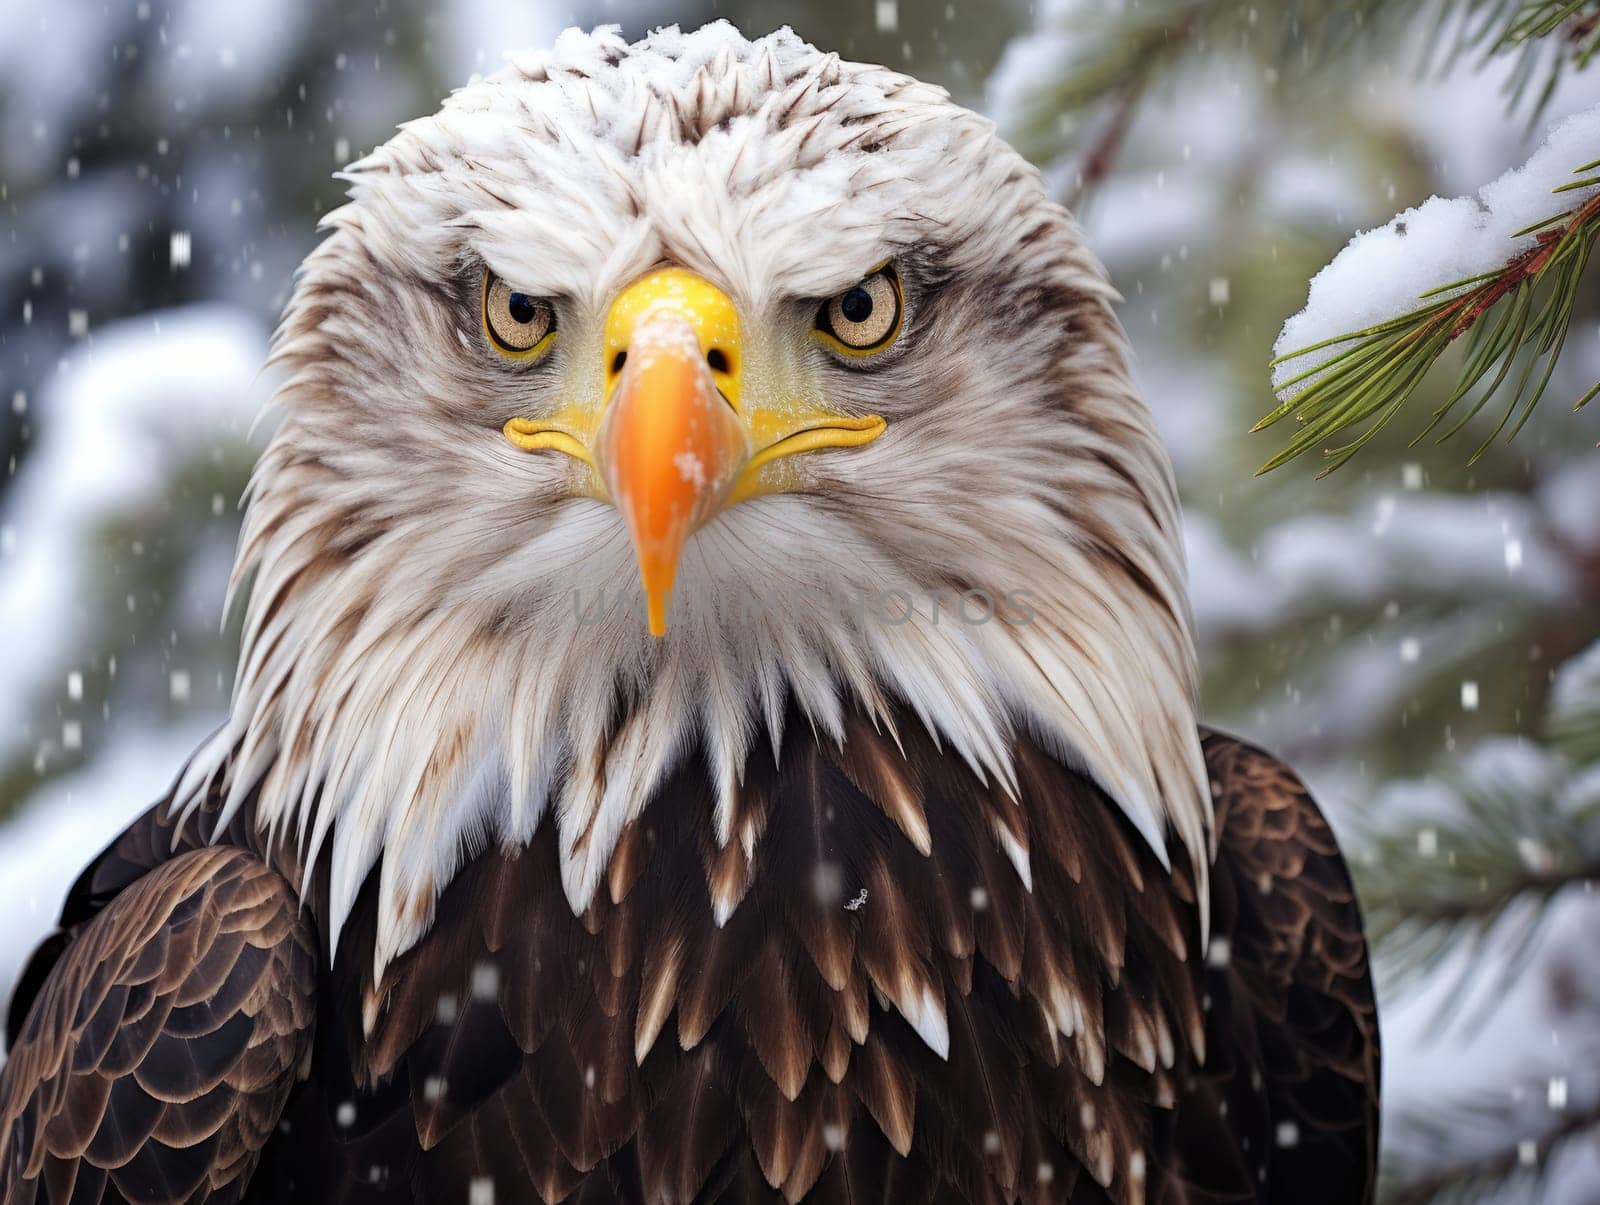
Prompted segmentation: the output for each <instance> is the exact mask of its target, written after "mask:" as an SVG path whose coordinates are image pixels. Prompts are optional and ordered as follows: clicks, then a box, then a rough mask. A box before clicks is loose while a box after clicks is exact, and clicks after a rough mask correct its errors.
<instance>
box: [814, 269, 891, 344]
mask: <svg viewBox="0 0 1600 1205" xmlns="http://www.w3.org/2000/svg"><path fill="white" fill-rule="evenodd" d="M904 309H905V300H904V298H903V296H902V295H901V292H900V278H899V276H897V275H896V274H895V270H894V268H893V267H892V266H890V265H888V264H885V265H884V266H883V267H881V268H879V269H878V270H877V271H875V272H873V273H872V274H871V275H870V276H868V277H867V278H866V279H865V280H863V281H861V282H860V283H859V284H854V285H851V286H850V287H849V288H848V289H846V290H845V291H844V292H843V293H840V294H839V295H838V296H837V297H830V298H829V299H828V300H827V301H824V302H823V303H822V306H821V308H820V309H818V310H817V331H818V332H819V333H820V334H821V336H822V338H823V341H824V342H825V343H827V344H828V345H829V346H831V347H833V348H834V349H835V350H837V351H842V352H844V353H845V354H846V355H851V356H865V355H871V354H873V353H874V352H879V351H882V350H883V349H884V348H886V347H888V346H889V344H891V343H893V342H894V341H895V337H896V336H897V335H899V333H900V319H901V316H902V311H903V310H904Z"/></svg>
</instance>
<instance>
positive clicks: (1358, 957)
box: [1177, 731, 1380, 1205]
mask: <svg viewBox="0 0 1600 1205" xmlns="http://www.w3.org/2000/svg"><path fill="white" fill-rule="evenodd" d="M1202 748H1203V751H1204V754H1205V760H1206V767H1207V771H1208V774H1209V777H1210V780H1211V791H1212V796H1213V799H1214V802H1215V807H1216V831H1217V856H1216V862H1215V865H1214V868H1213V872H1212V918H1213V925H1212V939H1211V947H1210V950H1209V952H1208V957H1207V991H1208V993H1209V995H1210V997H1211V1008H1210V1012H1209V1015H1208V1034H1207V1046H1208V1048H1209V1058H1208V1060H1207V1063H1206V1067H1205V1073H1204V1075H1203V1076H1202V1077H1201V1079H1200V1084H1199V1086H1198V1090H1197V1091H1196V1092H1195V1093H1194V1094H1193V1095H1192V1096H1191V1097H1190V1098H1189V1099H1187V1100H1186V1101H1184V1102H1183V1106H1182V1108H1181V1109H1180V1116H1179V1118H1178V1121H1177V1130H1178V1132H1179V1139H1178V1140H1179V1143H1180V1145H1183V1146H1186V1147H1191V1148H1195V1147H1198V1146H1199V1145H1200V1144H1202V1143H1204V1142H1205V1141H1206V1140H1205V1137H1204V1136H1205V1134H1206V1133H1207V1132H1208V1126H1207V1124H1206V1115H1207V1113H1208V1112H1210V1111H1211V1110H1215V1109H1217V1108H1218V1107H1219V1106H1221V1105H1224V1104H1225V1105H1226V1106H1227V1107H1226V1108H1224V1109H1222V1110H1221V1111H1222V1112H1223V1113H1224V1114H1225V1115H1226V1117H1227V1129H1228V1131H1229V1133H1230V1135H1231V1137H1232V1141H1231V1142H1228V1143H1225V1144H1224V1146H1225V1148H1227V1149H1234V1150H1237V1151H1238V1155H1239V1160H1240V1165H1241V1168H1242V1169H1243V1170H1245V1171H1247V1172H1249V1173H1251V1174H1252V1175H1253V1178H1254V1179H1255V1180H1256V1181H1257V1184H1258V1191H1259V1186H1261V1185H1265V1186H1266V1187H1268V1189H1269V1191H1270V1196H1271V1199H1273V1200H1278V1199H1285V1200H1289V1199H1292V1200H1295V1201H1299V1202H1305V1203H1307V1205H1314V1203H1317V1202H1328V1203H1329V1205H1332V1203H1334V1202H1341V1203H1347V1202H1352V1201H1370V1200H1372V1198H1373V1193H1374V1187H1375V1183H1376V1165H1377V1151H1378V1114H1379V1083H1380V1079H1379V1036H1378V1016H1377V1006H1376V1002H1375V1000H1374V996H1373V987H1372V975H1371V970H1370V967H1369V965H1368V952H1367V943H1366V938H1365V936H1364V929H1363V925H1362V918H1361V908H1360V903H1359V901H1358V899H1357V897H1356V891H1355V886H1354V884H1353V883H1352V881H1351V878H1350V873H1349V869H1348V867H1347V866H1346V864H1345V860H1344V857H1343V856H1342V854H1341V853H1340V849H1339V843H1338V840H1337V839H1336V838H1335V836H1334V834H1333V830H1332V829H1331V828H1330V826H1329V824H1328V822H1327V820H1326V818H1325V817H1324V816H1323V815H1322V812H1321V811H1320V809H1319V808H1318V807H1317V804H1316V802H1315V801H1314V800H1313V799H1312V797H1311V795H1310V793H1309V792H1308V791H1307V790H1306V787H1305V785H1304V784H1303V783H1302V782H1301V781H1300V779H1299V777H1298V776H1296V774H1295V773H1294V771H1293V770H1291V769H1290V768H1289V767H1288V766H1286V765H1285V764H1284V763H1283V762H1281V761H1279V760H1278V759H1277V758H1276V757H1274V756H1272V755H1271V754H1269V753H1266V752H1264V751H1263V750H1261V749H1259V748H1256V747H1255V746H1252V745H1249V744H1247V743H1245V742H1243V741H1240V740H1237V739H1235V738H1233V737H1230V736H1227V735H1224V734H1222V733H1217V732H1209V731H1207V732H1203V733H1202ZM1252 1121H1253V1122H1254V1128H1255V1129H1256V1130H1257V1132H1256V1135H1255V1136H1256V1139H1257V1141H1256V1142H1255V1144H1254V1146H1255V1149H1254V1151H1253V1152H1251V1151H1247V1150H1244V1149H1242V1148H1241V1143H1240V1141H1239V1140H1240V1137H1241V1136H1243V1135H1245V1134H1248V1133H1250V1131H1251V1130H1252V1128H1253V1127H1252ZM1201 1157H1203V1158H1205V1159H1208V1160H1212V1161H1214V1160H1216V1159H1217V1158H1218V1154H1217V1148H1216V1147H1212V1148H1211V1149H1210V1150H1209V1151H1207V1152H1206V1153H1205V1155H1204V1156H1201Z"/></svg>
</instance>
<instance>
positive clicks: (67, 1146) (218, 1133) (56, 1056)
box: [0, 826, 317, 1205]
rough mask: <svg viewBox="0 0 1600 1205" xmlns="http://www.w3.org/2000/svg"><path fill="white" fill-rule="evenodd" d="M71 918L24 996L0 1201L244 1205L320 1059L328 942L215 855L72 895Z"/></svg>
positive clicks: (9, 1089)
mask: <svg viewBox="0 0 1600 1205" xmlns="http://www.w3.org/2000/svg"><path fill="white" fill-rule="evenodd" d="M136 828H137V826H136ZM115 848H116V846H115V845H114V846H113V847H112V849H113V850H114V849H115ZM107 852H108V854H110V853H111V852H112V851H110V850H108V851H107ZM113 860H115V859H113ZM106 865H107V860H106V856H105V855H102V858H101V859H99V860H97V862H96V866H97V867H101V868H104V867H105V866H106ZM128 867H129V868H131V863H129V864H128ZM92 871H93V868H91V877H92ZM85 887H86V882H85V881H83V880H80V884H79V889H84V888H85ZM78 907H89V908H90V912H91V915H89V917H88V918H87V919H86V920H85V921H83V922H82V923H81V925H71V923H70V922H71V918H72V915H73V912H74V909H75V908H78ZM65 923H67V924H68V925H69V927H68V928H67V929H66V930H65V931H64V932H62V933H61V934H58V935H57V936H56V937H55V938H53V939H52V941H51V942H50V943H47V947H46V949H45V952H44V954H43V955H42V958H40V959H36V971H35V975H34V979H35V982H33V983H31V984H24V985H23V991H21V992H19V993H18V996H17V998H16V1000H14V1001H13V1009H12V1018H11V1019H12V1022H13V1032H12V1035H11V1050H10V1058H9V1059H8V1061H7V1062H6V1064H5V1066H4V1068H3V1069H0V1202H3V1203H4V1205H22V1202H35V1201H66V1200H68V1199H69V1198H70V1199H71V1200H72V1201H75V1202H76V1201H85V1202H91V1201H99V1200H118V1201H120V1200H127V1201H195V1202H199V1201H217V1200H223V1199H236V1197H237V1195H238V1194H239V1193H240V1192H241V1191H242V1190H243V1187H244V1184H245V1182H246V1180H247V1179H248V1177H249V1173H250V1171H251V1169H252V1168H253V1167H254V1166H255V1163H256V1160H257V1158H258V1157H259V1154H260V1151H261V1149H262V1147H263V1146H265V1145H266V1142H267V1139H268V1138H269V1137H270V1136H271V1134H272V1132H273V1130H274V1128H275V1127H276V1125H277V1123H278V1118H279V1116H280V1115H281V1113H282V1111H283V1107H284V1103H285V1101H286V1100H287V1099H288V1096H289V1093H290V1090H291V1088H292V1087H293V1085H294V1083H295V1081H296V1079H297V1078H298V1077H299V1076H301V1075H303V1074H304V1072H305V1070H306V1069H307V1066H308V1064H309V1059H310V1049H311V1037H312V1028H313V1018H314V1013H315V1007H314V994H315V987H316V975H317V957H316V942H315V938H314V936H313V934H312V932H311V929H310V927H309V925H308V924H307V922H306V919H305V917H304V916H303V915H302V913H301V911H300V909H299V905H298V900H297V897H296V896H295V893H294V892H293V890H292V889H291V888H290V886H289V884H288V883H287V882H286V881H285V880H284V879H283V878H282V877H280V876H279V875H278V874H276V873H275V872H274V871H272V870H271V869H269V868H268V867H267V866H266V864H265V863H263V862H262V861H261V860H260V859H259V858H258V857H256V856H255V855H254V854H252V853H250V852H248V851H246V850H242V849H237V848H230V847H226V846H215V847H209V848H204V849H197V850H191V851H187V852H181V853H179V854H177V856H174V857H170V858H168V859H167V860H164V861H162V862H160V863H159V864H158V865H156V866H155V867H154V868H153V869H151V870H150V871H149V872H148V873H145V874H143V875H142V876H141V877H138V878H136V879H134V880H133V881H132V882H130V883H127V884H126V885H125V886H123V887H122V888H121V890H120V891H118V892H116V894H115V895H114V896H113V897H112V898H109V899H107V900H104V901H99V902H96V903H95V904H94V905H92V906H91V905H89V904H88V903H87V901H86V898H85V897H83V896H81V895H79V894H78V892H77V891H75V894H74V897H69V902H68V911H67V916H66V918H65Z"/></svg>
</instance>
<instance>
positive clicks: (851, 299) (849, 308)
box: [839, 285, 872, 322]
mask: <svg viewBox="0 0 1600 1205" xmlns="http://www.w3.org/2000/svg"><path fill="white" fill-rule="evenodd" d="M839 312H840V313H841V314H843V315H844V316H845V320H846V321H847V322H865V321H866V320H867V319H868V318H870V317H872V294H871V293H869V292H867V291H866V290H865V289H863V288H862V287H861V286H860V285H857V286H856V287H855V288H853V289H851V290H850V291H849V292H848V293H846V294H845V295H844V296H843V297H841V298H840V299H839Z"/></svg>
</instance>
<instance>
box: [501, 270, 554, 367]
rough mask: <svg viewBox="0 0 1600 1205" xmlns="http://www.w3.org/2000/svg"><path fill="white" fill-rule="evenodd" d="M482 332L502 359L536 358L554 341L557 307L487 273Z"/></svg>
mask: <svg viewBox="0 0 1600 1205" xmlns="http://www.w3.org/2000/svg"><path fill="white" fill-rule="evenodd" d="M483 330H484V334H485V335H487V336H488V339H489V345H490V346H491V347H493V348H494V349H495V351H497V352H499V353H500V354H501V355H502V356H507V357H509V358H510V359H513V360H533V359H537V358H538V357H539V356H542V355H543V354H544V353H545V351H546V350H547V349H548V348H549V346H550V344H551V343H552V342H553V341H554V340H555V336H556V311H555V307H554V306H552V305H551V304H550V303H549V302H548V301H546V300H545V299H544V298H542V297H535V296H533V295H532V294H530V293H522V292H518V291H517V290H516V289H513V288H512V287H511V286H510V285H508V284H507V283H506V282H505V281H503V280H501V279H500V278H499V277H498V276H496V275H495V274H494V273H493V272H485V273H484V274H483Z"/></svg>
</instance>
